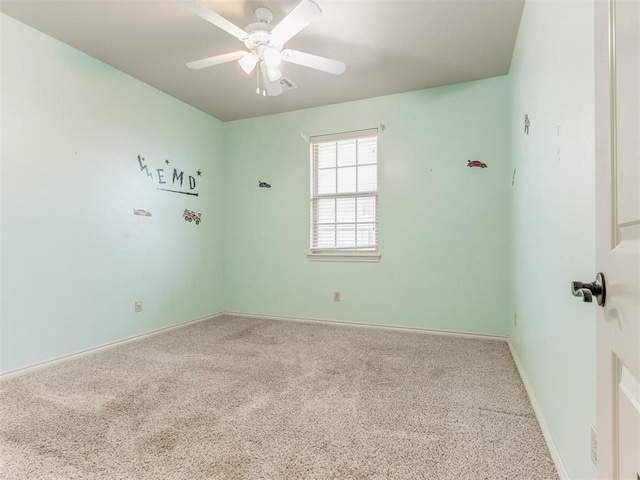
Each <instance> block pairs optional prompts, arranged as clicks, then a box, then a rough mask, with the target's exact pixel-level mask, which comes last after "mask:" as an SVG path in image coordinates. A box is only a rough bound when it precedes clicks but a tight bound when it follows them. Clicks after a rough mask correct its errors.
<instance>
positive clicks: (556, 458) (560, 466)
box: [507, 338, 571, 480]
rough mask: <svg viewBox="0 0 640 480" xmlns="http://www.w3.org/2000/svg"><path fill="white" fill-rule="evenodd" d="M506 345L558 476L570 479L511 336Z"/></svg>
mask: <svg viewBox="0 0 640 480" xmlns="http://www.w3.org/2000/svg"><path fill="white" fill-rule="evenodd" d="M507 345H509V351H510V352H511V356H512V357H513V361H514V362H515V364H516V368H517V369H518V373H519V374H520V378H521V379H522V383H523V384H524V388H525V390H526V391H527V396H528V397H529V401H530V402H531V406H532V407H533V411H534V413H535V414H536V419H537V420H538V425H540V430H542V436H543V437H544V441H545V443H546V444H547V448H548V449H549V453H550V454H551V459H552V460H553V464H554V465H555V467H556V471H557V472H558V476H559V477H560V480H571V477H570V476H569V472H567V467H565V465H564V462H563V461H562V457H561V456H560V451H559V450H558V447H556V444H555V442H554V441H553V437H552V436H551V430H549V427H548V426H547V422H546V420H545V419H544V415H543V414H542V410H541V409H540V406H539V405H538V401H537V400H536V397H535V394H534V393H533V388H532V387H531V384H530V383H529V380H528V379H527V376H526V374H525V371H524V368H523V366H522V364H521V363H520V359H519V358H518V354H517V353H516V350H515V348H514V347H513V344H512V343H511V338H508V339H507Z"/></svg>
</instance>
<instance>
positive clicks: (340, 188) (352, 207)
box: [310, 128, 378, 254]
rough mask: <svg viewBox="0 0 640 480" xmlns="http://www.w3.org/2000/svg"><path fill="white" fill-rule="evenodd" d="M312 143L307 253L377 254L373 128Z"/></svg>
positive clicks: (376, 197) (319, 137) (375, 147)
mask: <svg viewBox="0 0 640 480" xmlns="http://www.w3.org/2000/svg"><path fill="white" fill-rule="evenodd" d="M310 143H311V254H322V253H336V252H350V253H357V252H361V253H373V254H376V253H377V250H378V129H377V128H376V129H369V130H360V131H356V132H345V133H339V134H335V135H322V136H317V137H311V138H310Z"/></svg>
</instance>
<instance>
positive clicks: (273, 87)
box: [260, 62, 282, 97]
mask: <svg viewBox="0 0 640 480" xmlns="http://www.w3.org/2000/svg"><path fill="white" fill-rule="evenodd" d="M260 68H261V69H262V78H263V79H264V87H265V89H266V90H267V95H268V96H270V97H277V96H278V95H280V94H281V93H282V85H281V84H280V80H271V79H269V76H268V73H267V66H266V65H265V64H264V62H262V63H261V64H260Z"/></svg>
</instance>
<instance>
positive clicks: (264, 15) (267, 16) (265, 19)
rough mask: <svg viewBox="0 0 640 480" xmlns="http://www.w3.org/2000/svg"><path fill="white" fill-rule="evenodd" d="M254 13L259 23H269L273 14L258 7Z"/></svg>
mask: <svg viewBox="0 0 640 480" xmlns="http://www.w3.org/2000/svg"><path fill="white" fill-rule="evenodd" d="M254 13H255V15H256V18H257V19H258V22H260V23H271V20H273V13H271V10H269V9H268V8H266V7H258V8H256V9H255V11H254Z"/></svg>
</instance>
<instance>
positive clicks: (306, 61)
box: [282, 49, 347, 75]
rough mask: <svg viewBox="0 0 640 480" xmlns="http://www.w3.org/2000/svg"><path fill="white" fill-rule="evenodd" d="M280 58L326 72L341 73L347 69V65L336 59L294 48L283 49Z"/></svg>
mask: <svg viewBox="0 0 640 480" xmlns="http://www.w3.org/2000/svg"><path fill="white" fill-rule="evenodd" d="M282 60H284V61H285V62H289V63H295V64H296V65H302V66H303V67H309V68H315V69H316V70H321V71H323V72H327V73H333V74H334V75H342V74H343V73H344V71H345V70H346V69H347V66H346V65H345V64H344V63H342V62H339V61H337V60H331V59H330V58H325V57H319V56H318V55H312V54H310V53H304V52H298V51H296V50H288V49H287V50H283V51H282Z"/></svg>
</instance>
